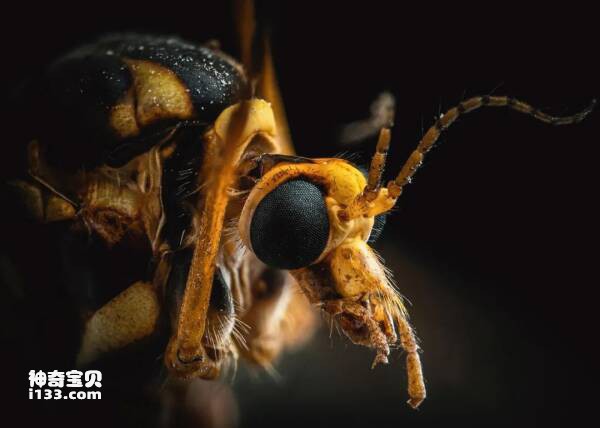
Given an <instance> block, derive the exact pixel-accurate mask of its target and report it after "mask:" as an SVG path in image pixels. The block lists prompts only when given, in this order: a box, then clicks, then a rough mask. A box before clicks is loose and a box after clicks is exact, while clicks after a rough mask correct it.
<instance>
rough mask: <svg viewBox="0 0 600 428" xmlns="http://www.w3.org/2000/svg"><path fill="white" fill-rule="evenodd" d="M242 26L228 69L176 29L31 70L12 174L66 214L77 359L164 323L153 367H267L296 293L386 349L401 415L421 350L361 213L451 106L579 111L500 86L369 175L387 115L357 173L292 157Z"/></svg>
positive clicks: (417, 390) (285, 339)
mask: <svg viewBox="0 0 600 428" xmlns="http://www.w3.org/2000/svg"><path fill="white" fill-rule="evenodd" d="M251 27H252V25H251V23H250V21H249V20H248V19H245V20H242V22H241V24H240V33H241V34H242V35H243V37H242V39H243V43H242V63H241V64H240V63H238V62H237V61H235V60H234V59H232V58H231V57H229V56H227V55H226V54H224V53H223V52H221V51H220V50H218V49H216V48H214V47H211V46H196V45H194V44H190V43H187V42H185V41H182V40H180V39H178V38H171V37H155V36H147V35H136V34H131V35H116V36H109V37H106V38H103V39H101V40H100V41H98V42H97V43H95V44H92V45H88V46H84V47H82V48H80V49H78V50H75V51H73V52H72V53H70V54H67V55H66V56H64V57H62V58H61V59H59V60H58V61H57V62H55V63H54V64H53V65H51V67H50V68H49V69H48V72H47V74H46V76H45V78H44V79H43V80H42V82H41V86H40V87H39V91H40V93H39V96H40V102H39V107H40V108H41V109H43V110H44V111H45V114H44V115H43V117H44V118H45V121H44V123H43V126H41V127H40V128H39V129H36V130H35V131H36V132H37V134H36V135H35V136H34V137H33V139H32V140H31V141H30V142H29V143H28V145H27V149H26V152H27V161H26V166H25V167H24V169H23V174H22V175H21V176H20V177H15V179H14V180H12V182H11V184H12V187H13V189H14V191H15V192H16V193H17V195H18V197H19V201H20V202H21V203H22V205H23V206H24V209H25V211H26V212H27V213H28V214H29V215H30V216H31V217H32V218H33V219H35V220H36V221H37V222H39V223H44V224H52V223H57V222H61V223H62V224H66V225H68V237H67V238H65V240H64V242H63V243H62V244H61V251H63V252H64V259H65V260H66V262H65V264H66V266H67V267H68V268H67V270H68V271H69V272H70V274H69V275H70V278H69V282H70V283H72V284H74V285H78V284H79V285H80V286H79V287H76V286H72V287H71V288H72V289H73V292H74V293H75V294H78V296H79V297H80V300H81V301H82V303H81V318H82V325H83V332H82V338H81V344H80V349H79V351H78V357H77V359H78V361H79V363H80V364H82V365H86V364H91V363H93V362H94V361H95V360H97V359H98V358H101V357H103V356H104V355H106V354H110V353H111V352H115V351H118V350H120V349H122V348H125V347H126V346H128V345H130V344H132V343H135V342H138V341H141V340H142V339H144V338H146V337H148V336H151V335H153V334H155V332H156V331H157V330H158V329H159V327H160V326H161V325H163V324H164V323H166V324H167V325H168V332H169V334H168V336H169V337H168V340H167V341H166V342H165V343H164V356H163V359H164V365H165V367H166V368H167V369H168V371H169V373H170V374H171V375H173V376H175V377H179V378H186V379H189V378H196V377H200V378H204V379H214V378H216V377H217V376H219V374H220V372H221V371H222V370H224V368H225V367H226V366H227V364H228V363H229V362H230V361H232V360H234V359H236V358H237V356H238V355H241V356H242V357H244V358H246V359H248V360H250V361H253V362H255V363H257V364H259V365H262V366H268V365H270V364H271V363H272V362H273V361H274V359H275V358H276V357H277V356H278V355H279V354H280V352H281V351H282V350H283V349H285V348H288V347H293V346H297V345H299V344H301V343H302V342H303V341H304V340H306V339H307V336H309V335H310V332H311V331H312V327H313V325H314V313H313V312H312V309H311V304H312V305H313V306H316V307H318V308H319V309H320V310H321V311H323V312H324V313H326V314H328V315H329V316H331V318H332V319H333V320H335V322H337V323H338V325H339V326H340V328H341V330H342V331H343V332H344V333H345V334H346V335H347V336H348V337H349V338H350V340H351V341H352V342H354V343H356V344H360V345H364V346H368V347H370V348H373V349H374V350H375V359H374V361H373V365H376V364H379V363H386V362H387V359H388V355H389V353H390V348H392V347H394V346H400V347H401V348H402V349H403V350H404V351H405V352H406V366H407V373H408V396H409V401H408V402H409V404H410V405H411V406H412V407H414V408H416V407H418V406H419V405H420V404H421V402H422V401H423V400H424V399H425V396H426V391H425V383H424V380H423V374H422V369H421V363H420V360H419V347H418V344H417V341H416V338H415V334H414V332H413V329H412V327H411V325H410V324H409V322H408V317H407V312H406V309H405V307H404V304H403V301H402V298H401V297H400V294H399V293H398V291H397V290H396V288H395V287H394V285H393V284H392V281H391V276H390V273H389V272H388V271H386V269H385V267H384V266H383V265H382V263H381V262H380V260H379V259H378V257H377V255H376V254H375V252H374V251H373V250H372V249H371V247H370V246H369V241H370V240H371V239H372V238H374V235H375V233H374V224H375V222H376V219H377V218H378V217H379V216H382V215H385V214H386V213H388V212H389V211H390V210H391V209H392V208H393V207H394V205H395V203H396V201H397V200H398V198H399V197H400V195H401V194H402V191H403V189H404V186H405V185H406V184H408V183H409V182H410V180H411V178H412V176H413V175H414V173H415V172H416V171H417V169H418V168H419V166H420V165H421V163H422V161H423V158H424V156H425V154H426V153H427V152H428V151H429V150H430V149H431V148H432V146H433V145H434V143H435V142H436V141H437V139H438V137H439V135H440V134H441V132H443V131H444V130H445V129H447V128H448V127H449V126H450V125H451V124H452V123H453V122H454V121H455V120H456V119H457V118H458V117H459V116H461V115H462V114H466V113H469V112H471V111H473V110H476V109H478V108H482V107H508V108H512V109H514V110H516V111H519V112H522V113H525V114H529V115H531V116H533V117H534V118H536V119H539V120H541V121H544V122H547V123H550V124H553V125H563V124H570V123H576V122H578V121H580V120H582V119H584V118H585V116H587V114H589V112H590V111H591V109H592V107H593V105H592V106H590V107H588V108H587V109H586V110H584V111H582V112H581V113H578V114H576V115H573V116H569V117H562V118H559V117H552V116H549V115H547V114H545V113H542V112H540V111H538V110H536V109H534V108H533V107H531V106H530V105H528V104H526V103H524V102H522V101H518V100H515V99H512V98H508V97H500V96H483V97H474V98H471V99H468V100H466V101H463V102H461V103H460V104H459V105H458V106H456V107H454V108H452V109H450V110H449V111H448V112H446V114H444V115H443V116H442V117H441V118H440V119H439V120H438V121H437V122H436V123H435V124H434V126H432V127H431V128H430V129H429V130H428V131H427V132H426V133H425V134H424V137H423V139H422V140H421V141H420V142H419V143H418V145H417V148H416V149H415V151H414V152H413V153H412V154H411V156H410V157H409V159H408V161H407V162H406V163H405V165H404V166H403V167H402V168H401V169H400V171H399V173H398V175H397V176H396V178H395V179H394V180H392V181H390V182H389V183H388V184H387V185H385V186H383V185H382V183H381V181H382V174H383V169H384V166H385V160H386V154H387V151H388V149H389V146H390V141H391V131H390V127H389V125H386V126H384V127H383V128H382V129H381V131H380V133H379V139H378V143H377V147H376V150H375V154H374V156H373V159H372V161H371V164H370V167H369V170H368V174H367V175H366V176H365V174H363V172H362V171H361V170H360V169H359V168H357V167H356V166H355V165H353V164H351V163H350V162H348V161H345V160H343V159H338V158H328V159H308V158H303V157H300V156H297V155H295V154H294V151H293V148H292V145H291V142H290V139H289V133H288V131H287V123H286V119H285V114H284V109H283V107H282V103H281V99H280V95H279V92H278V89H277V85H276V81H275V75H274V71H273V70H274V69H273V64H272V60H271V55H270V52H269V50H268V47H265V49H264V57H263V64H262V67H260V72H259V73H255V72H254V67H253V66H252V60H251V58H250V52H251V50H252V48H251V42H250V40H251V39H252V36H251V33H252V31H253V30H252V28H251ZM90 242H91V243H90ZM90 247H93V254H96V253H100V254H102V257H104V258H105V259H106V260H107V261H108V263H107V264H105V265H102V266H91V265H90V266H85V267H84V269H82V270H81V271H78V270H77V269H76V268H78V267H81V265H82V264H86V263H90V264H93V260H89V259H90V258H91V257H92V251H91V250H90V249H89V248H90ZM123 249H125V250H126V251H123ZM117 250H119V251H117ZM116 254H118V255H119V256H118V257H117V256H116ZM107 266H109V267H110V269H108V270H112V269H114V272H106V270H107ZM116 266H119V268H116ZM123 271H124V272H123ZM113 274H114V275H113ZM296 287H299V288H300V289H301V290H302V292H303V294H299V293H296V292H295V289H296ZM109 288H110V289H111V290H112V291H111V292H108V291H107V290H108V289H109ZM98 289H100V291H98ZM97 294H103V295H110V299H104V300H102V299H101V298H98V299H95V298H94V296H95V295H97ZM90 296H91V297H90Z"/></svg>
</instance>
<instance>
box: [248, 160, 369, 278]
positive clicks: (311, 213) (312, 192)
mask: <svg viewBox="0 0 600 428" xmlns="http://www.w3.org/2000/svg"><path fill="white" fill-rule="evenodd" d="M273 161H275V162H277V164H276V165H269V164H272V163H273ZM257 163H259V164H260V168H261V170H262V174H263V175H262V177H260V181H259V182H258V184H257V185H256V186H255V187H254V188H253V190H252V191H251V192H250V195H249V196H248V199H247V200H246V203H245V205H244V209H243V210H242V214H241V217H240V223H239V230H240V236H241V238H242V241H243V242H244V243H245V244H246V246H247V247H248V248H250V249H252V251H253V252H254V253H255V254H256V255H257V257H258V258H259V259H260V260H261V261H263V262H264V263H265V264H267V265H269V266H272V267H276V268H279V269H291V270H293V269H300V268H305V267H308V266H309V265H313V264H315V263H318V262H320V261H322V260H324V259H325V258H327V256H328V255H330V254H331V253H332V251H333V250H334V249H336V248H337V247H339V246H340V245H341V244H342V243H344V242H346V241H351V240H353V239H359V240H361V241H366V240H368V238H369V236H370V234H371V229H372V227H373V223H374V219H373V217H362V216H361V217H357V218H354V219H352V220H350V221H342V220H341V219H340V217H339V212H340V210H342V209H343V208H344V207H345V206H346V205H347V204H349V203H351V201H352V200H354V199H355V198H356V197H357V196H358V195H360V193H361V192H362V190H363V189H364V187H365V185H366V180H365V178H364V176H363V174H362V173H361V171H360V170H358V169H357V168H355V167H354V166H353V165H351V164H350V163H348V162H346V161H344V160H341V159H311V160H309V159H303V158H296V157H283V156H277V157H276V158H275V157H273V156H268V155H265V156H261V157H260V159H259V160H258V161H257Z"/></svg>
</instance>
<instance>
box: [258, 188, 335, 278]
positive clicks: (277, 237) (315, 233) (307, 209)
mask: <svg viewBox="0 0 600 428" xmlns="http://www.w3.org/2000/svg"><path fill="white" fill-rule="evenodd" d="M328 240H329V217H328V216H327V206H326V205H325V200H324V199H323V194H322V193H321V190H320V189H319V188H318V187H317V186H315V185H314V184H312V183H310V182H308V181H306V180H302V179H298V180H291V181H287V182H285V183H283V184H281V185H279V186H278V187H277V188H275V189H274V190H273V191H272V192H271V193H269V194H268V195H267V196H265V197H264V198H263V200H262V201H260V203H259V204H258V206H257V207H256V210H255V211H254V216H253V217H252V222H251V223H250V241H251V244H252V249H253V250H254V254H256V256H257V257H258V258H259V259H260V260H261V261H262V262H263V263H265V264H267V265H268V266H272V267H276V268H279V269H298V268H301V267H305V266H308V265H309V264H311V263H312V262H314V261H315V260H316V259H317V258H318V257H319V256H320V255H321V253H322V252H323V250H324V249H325V246H326V245H327V241H328Z"/></svg>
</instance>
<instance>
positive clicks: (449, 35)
mask: <svg viewBox="0 0 600 428" xmlns="http://www.w3.org/2000/svg"><path fill="white" fill-rule="evenodd" d="M281 3H283V2H281ZM259 6H260V13H262V14H263V15H262V16H263V17H265V18H267V19H266V21H270V23H271V24H270V25H271V27H272V28H273V44H274V53H275V58H276V63H277V68H278V73H279V79H280V83H281V88H282V92H283V96H284V99H285V102H286V107H287V111H288V116H289V121H290V126H291V130H292V135H293V138H294V141H295V145H296V148H297V151H298V153H299V154H301V155H303V156H332V155H334V154H336V153H338V152H340V151H342V150H345V149H344V148H342V147H340V146H339V145H336V135H337V131H338V130H339V126H340V125H342V124H344V123H347V122H350V121H353V120H357V119H361V118H363V117H365V116H366V115H367V114H368V108H369V104H370V102H371V101H372V100H373V99H374V98H375V97H376V95H377V94H378V93H379V92H381V91H382V90H389V91H390V92H392V93H393V94H394V95H395V96H396V99H397V115H396V127H395V128H394V137H393V144H392V152H391V155H390V158H389V160H388V165H389V170H390V171H388V172H389V174H390V177H391V175H393V173H395V172H397V171H398V170H399V168H400V166H401V165H402V162H403V160H404V159H405V158H406V156H407V154H408V153H409V151H410V150H412V148H414V146H415V145H416V143H417V142H418V140H419V138H420V136H421V135H422V126H424V127H425V129H426V128H427V127H428V126H429V125H431V124H432V123H433V121H434V117H435V115H437V114H438V113H439V112H440V111H442V112H443V111H445V110H446V109H448V108H450V107H452V106H453V105H455V104H456V103H457V102H459V101H460V100H461V99H462V98H468V97H469V96H472V95H482V94H489V93H491V92H492V91H493V92H494V93H495V94H498V95H504V94H507V95H512V96H515V97H518V98H521V99H523V100H525V101H528V102H530V103H532V104H533V105H535V106H537V107H539V108H541V109H545V111H547V112H549V113H554V114H572V113H574V112H576V111H578V110H579V109H582V108H583V107H585V105H586V104H587V103H588V102H589V101H590V99H591V98H593V97H597V96H598V95H599V94H600V93H599V91H598V87H599V86H598V83H597V80H598V77H599V76H600V74H599V73H598V67H597V65H596V62H597V60H598V58H597V52H598V36H597V34H596V32H595V31H594V27H596V26H597V23H596V22H594V21H593V17H594V13H591V12H590V11H586V10H582V9H580V8H576V7H575V6H574V5H572V4H571V3H569V4H560V5H559V6H551V5H550V4H549V3H546V4H544V5H543V6H535V7H534V6H530V7H528V8H525V7H524V6H523V4H521V5H511V4H508V3H504V2H502V3H490V4H485V5H484V4H482V5H479V6H471V7H469V8H458V7H454V6H450V7H441V6H439V5H437V4H435V3H428V4H423V5H422V6H416V5H414V4H411V5H410V7H409V6H407V5H405V4H402V3H400V2H379V1H367V2H324V1H321V2H286V3H285V4H278V3H273V4H270V3H267V2H262V3H260V4H259ZM3 17H4V19H3V20H2V21H3V24H2V27H1V29H0V31H2V40H3V42H2V49H1V52H2V58H3V60H2V62H3V65H2V69H1V70H0V71H1V72H2V79H1V80H0V81H1V82H2V85H3V87H4V88H3V91H2V92H3V93H4V94H6V93H7V92H8V91H10V90H11V88H13V87H14V85H16V84H17V82H19V81H21V80H22V79H23V78H25V77H27V76H28V75H29V74H31V73H32V72H36V71H38V70H39V69H40V67H42V66H43V64H45V63H47V62H48V61H50V60H52V59H53V58H54V57H56V56H57V55H59V54H60V53H62V52H64V51H65V50H68V49H69V48H71V47H73V46H76V45H77V44H80V43H82V42H85V41H89V40H90V39H93V38H94V37H95V36H97V35H99V34H102V33H105V32H109V31H118V30H139V31H149V32H155V33H175V34H179V35H181V36H184V37H185V38H188V39H190V40H193V41H198V42H202V41H206V40H207V39H210V38H215V39H219V40H220V41H221V42H222V46H223V48H224V50H226V51H230V52H235V51H236V44H235V38H234V37H233V36H234V32H233V26H232V21H231V19H230V8H229V6H228V5H227V2H223V4H220V2H208V3H207V2H202V1H196V2H188V3H182V2H175V1H169V2H162V3H158V4H156V5H150V4H149V3H146V4H133V3H125V2H121V3H120V4H118V5H117V4H115V5H113V4H109V3H106V2H89V3H85V4H84V3H78V4H76V5H73V6H68V7H67V6H65V7H61V6H58V5H54V6H52V7H51V8H50V7H49V8H46V9H39V8H38V7H37V6H35V7H34V6H33V5H22V6H13V9H10V10H5V11H4V13H3ZM3 109H6V110H5V112H4V114H3V117H5V118H6V117H8V116H7V115H8V113H9V112H10V110H11V105H10V104H7V103H4V107H3ZM32 120H35V118H32ZM3 129H4V136H3V138H2V140H3V150H7V149H8V150H9V151H10V150H11V146H10V143H11V136H14V135H18V133H19V131H20V129H19V128H18V127H17V128H15V127H14V126H13V123H12V122H9V121H7V122H5V123H4V125H3ZM599 135H600V112H598V111H596V112H594V113H593V114H592V115H591V116H590V117H589V118H588V120H586V121H585V122H583V123H581V124H579V125H574V126H568V127H551V126H548V125H545V124H542V123H539V122H536V121H534V120H533V119H531V118H529V117H526V116H523V115H520V114H518V113H515V112H510V111H505V110H490V109H488V110H486V111H481V112H476V113H473V114H472V115H470V116H468V117H465V118H462V119H461V120H460V121H459V122H458V123H457V124H455V125H454V126H453V127H452V128H451V129H450V130H449V131H448V132H446V133H445V134H444V135H443V136H442V138H441V144H439V147H437V148H436V149H435V150H434V151H433V152H432V153H431V154H430V156H428V158H427V160H426V163H425V165H424V167H423V168H422V170H421V171H420V172H419V173H418V174H417V177H416V180H415V182H414V184H412V185H411V186H410V187H409V188H407V189H406V191H405V194H404V195H403V196H402V198H401V200H400V201H399V204H398V208H397V210H396V212H395V213H394V214H393V215H392V216H391V217H390V219H389V221H388V224H387V226H386V230H385V232H384V234H383V238H382V239H381V241H380V242H379V243H378V244H377V245H376V247H377V248H378V250H379V251H380V253H381V254H382V256H383V257H384V258H385V259H386V261H387V264H388V266H389V267H391V268H392V270H393V271H394V273H395V277H396V280H397V282H398V285H399V288H400V290H401V291H402V293H403V294H404V295H405V296H406V297H407V298H408V299H409V300H410V301H411V302H412V307H410V312H411V315H412V321H413V324H414V326H415V327H416V329H417V332H418V334H419V336H420V338H421V340H422V347H423V350H424V352H423V355H422V357H423V364H424V371H425V376H426V379H427V386H428V393H429V397H428V399H427V400H426V401H425V402H424V404H423V405H422V407H421V409H420V410H419V411H417V412H414V411H412V410H410V409H409V408H408V406H407V405H405V404H404V401H405V400H406V398H407V397H406V392H405V389H406V377H405V375H404V370H403V359H402V357H401V355H400V354H399V353H398V354H396V355H393V356H392V358H391V361H392V364H390V366H388V367H379V368H377V369H376V370H374V371H371V370H370V363H371V358H372V355H371V353H370V352H369V351H368V350H365V349H360V348H358V347H356V346H351V345H350V344H349V343H348V341H347V340H345V339H342V338H339V337H336V336H335V335H334V337H333V339H331V340H330V339H329V338H328V334H327V333H328V332H327V331H325V330H326V329H323V331H322V332H321V334H320V335H319V336H318V337H317V338H316V339H315V341H314V342H313V343H312V344H311V345H310V346H309V347H307V348H306V349H304V350H302V351H301V352H299V353H297V354H294V355H290V356H289V357H287V358H285V359H284V360H283V361H282V362H281V364H280V365H278V367H277V369H278V372H279V373H280V375H281V378H280V379H279V380H274V379H273V378H272V377H270V376H268V375H266V374H259V375H258V376H252V375H251V374H249V373H247V372H245V371H242V373H240V375H239V376H238V379H237V380H236V382H235V384H234V389H235V390H236V391H237V394H238V398H239V402H240V412H241V425H242V426H244V427H246V426H248V427H250V426H252V427H258V426H290V425H291V426H328V427H337V426H340V427H341V426H400V425H401V426H411V427H412V426H414V427H417V426H419V427H420V426H423V427H425V426H439V425H441V424H444V425H446V426H468V425H483V426H508V425H509V426H544V425H548V423H550V422H557V421H561V422H563V423H567V422H569V423H570V424H575V425H577V424H578V422H579V421H584V420H586V418H588V417H589V416H590V415H592V414H593V413H594V407H593V406H594V401H595V395H596V394H595V393H594V392H593V391H594V390H595V385H594V384H595V374H596V367H595V364H593V361H595V360H597V354H596V351H595V345H596V341H597V331H596V327H597V325H598V323H597V319H596V316H595V315H596V312H597V306H598V305H597V303H596V299H595V288H596V286H597V284H598V281H597V279H596V277H595V276H594V274H595V270H596V269H595V268H596V266H597V264H598V261H597V256H598V250H597V246H596V243H597V238H598V228H597V218H598V216H597V210H596V207H595V205H596V202H597V197H598V190H597V185H598V176H599V174H598V168H597V154H598V151H599V150H598V144H599V143H600V141H598V136H599ZM373 147H374V144H371V143H367V144H364V145H360V146H358V147H355V148H353V150H354V149H356V150H357V151H359V152H361V151H362V152H364V153H367V154H368V153H370V151H371V150H372V149H373ZM4 245H8V246H24V245H31V243H24V242H19V241H18V240H16V241H15V240H11V241H10V242H6V243H5V244H4ZM5 328H8V329H10V327H9V326H8V327H7V326H5ZM13 351H14V350H10V352H13ZM2 352H5V350H4V349H2ZM7 369H10V368H7ZM25 376H26V375H25V374H24V375H23V380H22V382H21V383H18V384H17V385H16V386H14V387H13V386H12V385H10V383H9V385H8V386H6V387H3V392H4V394H7V395H8V396H7V398H5V399H4V401H3V402H0V407H3V406H4V405H6V409H8V408H9V407H11V406H12V402H13V401H14V400H13V399H11V396H13V398H14V395H17V394H21V393H22V391H21V389H18V388H22V389H24V388H25V385H26V377H25ZM9 387H10V388H9ZM11 388H12V389H11ZM11 400H12V401H11ZM66 410H67V409H66ZM23 411H24V412H27V407H25V408H23ZM48 422H49V423H50V424H51V425H54V422H55V421H48ZM82 425H83V426H85V423H84V422H83V421H82Z"/></svg>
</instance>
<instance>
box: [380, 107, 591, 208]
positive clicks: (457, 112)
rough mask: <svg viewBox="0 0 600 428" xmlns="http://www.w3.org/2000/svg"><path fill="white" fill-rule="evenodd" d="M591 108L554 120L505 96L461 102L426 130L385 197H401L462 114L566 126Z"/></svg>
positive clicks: (391, 183)
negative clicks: (510, 115)
mask: <svg viewBox="0 0 600 428" xmlns="http://www.w3.org/2000/svg"><path fill="white" fill-rule="evenodd" d="M595 105H596V100H592V102H591V103H590V105H589V106H588V107H586V108H585V109H584V110H582V111H581V112H579V113H577V114H574V115H572V116H564V117H557V116H550V115H549V114H546V113H543V112H541V111H539V110H538V109H536V108H535V107H533V106H531V105H529V104H527V103H525V102H523V101H519V100H517V99H514V98H510V97H506V96H504V97H492V96H487V95H486V96H483V97H473V98H470V99H468V100H466V101H463V102H461V103H460V104H458V105H457V106H456V107H453V108H451V109H450V110H448V111H447V112H446V114H444V115H443V116H442V117H440V118H439V119H438V120H437V121H436V122H435V124H434V125H433V126H432V127H430V128H429V129H428V130H427V132H426V133H425V135H424V136H423V138H422V139H421V141H420V142H419V145H418V146H417V148H416V149H415V150H414V151H413V152H412V154H411V155H410V157H409V158H408V160H407V161H406V163H405V164H404V166H403V167H402V169H401V170H400V173H399V174H398V176H397V177H396V179H395V180H393V181H390V182H389V183H388V197H389V198H392V199H397V198H398V197H399V196H400V194H401V193H402V188H403V187H404V186H405V185H406V184H408V183H410V180H411V178H412V176H413V175H414V174H415V172H416V171H417V169H419V167H420V166H421V164H422V162H423V157H424V156H425V154H426V153H427V152H428V151H429V150H431V148H432V146H433V145H434V144H435V142H436V141H437V140H438V138H439V137H440V135H441V133H442V131H445V130H446V129H448V127H449V126H450V125H452V123H454V121H456V119H458V118H459V117H460V116H461V115H462V114H465V113H469V112H471V111H473V110H477V109H479V108H481V107H508V108H511V109H513V110H516V111H518V112H521V113H524V114H527V115H529V116H533V117H534V118H536V119H537V120H540V121H542V122H545V123H548V124H550V125H570V124H573V123H578V122H581V121H582V120H583V119H585V117H586V116H587V115H588V114H590V112H591V111H592V110H593V109H594V106H595Z"/></svg>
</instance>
